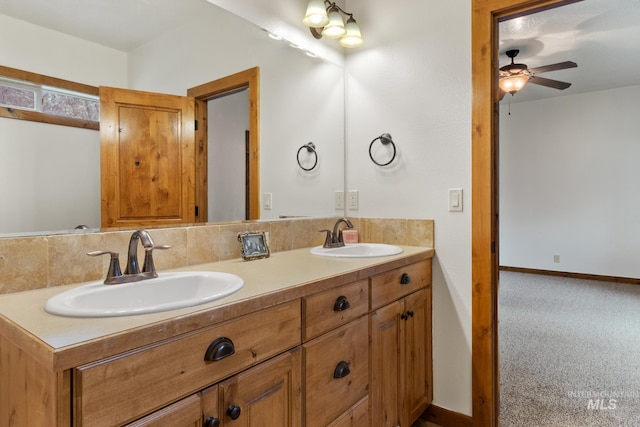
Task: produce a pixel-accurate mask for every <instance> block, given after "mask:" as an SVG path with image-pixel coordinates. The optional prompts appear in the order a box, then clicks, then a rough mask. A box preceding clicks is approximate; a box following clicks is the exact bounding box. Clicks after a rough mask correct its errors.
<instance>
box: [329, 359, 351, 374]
mask: <svg viewBox="0 0 640 427" xmlns="http://www.w3.org/2000/svg"><path fill="white" fill-rule="evenodd" d="M350 373H351V370H350V369H349V364H348V363H347V362H345V361H344V360H343V361H342V362H340V363H338V364H337V365H336V370H335V371H333V378H344V377H346V376H347V375H349V374H350Z"/></svg>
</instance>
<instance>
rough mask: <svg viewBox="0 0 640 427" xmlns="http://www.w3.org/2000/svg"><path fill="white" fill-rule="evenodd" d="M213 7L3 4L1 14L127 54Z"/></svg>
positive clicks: (119, 2)
mask: <svg viewBox="0 0 640 427" xmlns="http://www.w3.org/2000/svg"><path fill="white" fill-rule="evenodd" d="M210 7H211V6H210V5H209V3H207V2H206V1H205V0H0V14H3V15H7V16H11V17H13V18H16V19H20V20H22V21H27V22H31V23H33V24H36V25H40V26H42V27H45V28H49V29H52V30H56V31H59V32H61V33H65V34H69V35H72V36H76V37H79V38H82V39H85V40H90V41H93V42H95V43H98V44H101V45H104V46H109V47H112V48H114V49H117V50H121V51H125V52H128V51H130V50H132V49H135V48H136V47H138V46H140V45H142V44H144V43H145V42H147V41H149V40H151V39H152V38H154V37H155V36H157V35H159V34H162V33H164V32H167V31H169V30H171V29H173V28H176V27H178V26H179V25H180V24H182V23H183V22H186V21H187V20H189V19H190V18H193V17H194V16H197V14H198V13H200V11H203V10H205V9H204V8H210Z"/></svg>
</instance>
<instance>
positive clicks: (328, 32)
mask: <svg viewBox="0 0 640 427" xmlns="http://www.w3.org/2000/svg"><path fill="white" fill-rule="evenodd" d="M343 15H344V16H345V17H346V18H347V22H346V24H345V22H344V18H343V17H342V16H343ZM302 22H303V23H304V24H305V25H306V26H307V27H309V30H310V31H311V34H313V37H315V38H317V39H321V38H322V37H327V38H331V39H340V40H339V41H338V43H340V46H342V47H357V46H360V45H361V44H362V42H363V40H362V34H361V33H360V27H359V26H358V23H357V22H356V20H355V19H354V18H353V14H352V13H349V12H347V11H346V10H344V9H342V8H341V7H340V6H338V5H337V4H335V2H331V1H329V0H310V1H309V4H308V5H307V13H306V14H305V16H304V19H303V20H302Z"/></svg>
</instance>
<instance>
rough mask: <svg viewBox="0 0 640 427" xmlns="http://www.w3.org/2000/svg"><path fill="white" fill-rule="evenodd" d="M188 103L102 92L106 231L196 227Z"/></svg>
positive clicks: (191, 109)
mask: <svg viewBox="0 0 640 427" xmlns="http://www.w3.org/2000/svg"><path fill="white" fill-rule="evenodd" d="M194 131H195V120H194V100H193V98H189V97H182V96H175V95H165V94H158V93H151V92H140V91H132V90H124V89H116V88H109V87H100V174H101V198H102V199H101V202H102V227H103V228H109V227H139V226H154V225H160V224H176V225H177V224H185V223H193V222H195V134H194Z"/></svg>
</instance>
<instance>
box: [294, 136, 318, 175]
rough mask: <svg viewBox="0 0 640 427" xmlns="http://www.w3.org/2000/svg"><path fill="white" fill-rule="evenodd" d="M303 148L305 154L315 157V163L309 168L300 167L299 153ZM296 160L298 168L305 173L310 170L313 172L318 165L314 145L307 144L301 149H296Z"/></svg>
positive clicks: (311, 143)
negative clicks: (311, 154) (305, 150)
mask: <svg viewBox="0 0 640 427" xmlns="http://www.w3.org/2000/svg"><path fill="white" fill-rule="evenodd" d="M305 148H306V149H307V152H309V153H313V155H314V157H315V161H314V162H313V166H311V167H310V168H305V167H304V166H302V163H300V152H301V151H302V150H303V149H305ZM296 160H297V161H298V166H300V168H301V169H302V170H305V171H307V172H308V171H310V170H313V169H314V168H315V167H316V165H317V164H318V153H317V152H316V145H315V144H314V143H313V142H309V143H307V144H305V145H303V146H302V147H300V148H299V149H298V153H297V154H296Z"/></svg>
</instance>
